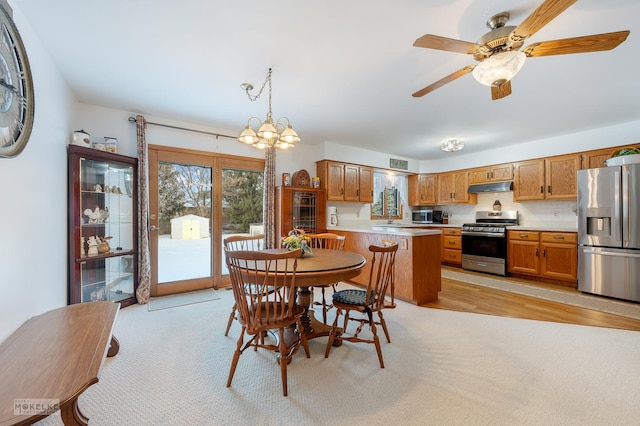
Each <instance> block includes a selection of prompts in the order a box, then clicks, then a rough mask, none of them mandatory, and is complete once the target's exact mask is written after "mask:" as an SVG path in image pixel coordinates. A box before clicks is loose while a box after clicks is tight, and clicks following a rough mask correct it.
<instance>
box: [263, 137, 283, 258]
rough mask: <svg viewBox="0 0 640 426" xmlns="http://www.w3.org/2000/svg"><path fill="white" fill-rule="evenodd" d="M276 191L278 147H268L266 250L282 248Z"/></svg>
mask: <svg viewBox="0 0 640 426" xmlns="http://www.w3.org/2000/svg"><path fill="white" fill-rule="evenodd" d="M275 191H276V147H275V146H272V147H268V148H267V149H266V154H265V162H264V194H263V196H262V197H263V198H262V208H263V216H264V217H263V221H264V239H265V248H268V249H272V248H277V247H279V246H280V244H279V241H277V236H276V235H275V234H276V218H275Z"/></svg>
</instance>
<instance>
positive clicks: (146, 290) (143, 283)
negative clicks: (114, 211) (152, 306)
mask: <svg viewBox="0 0 640 426" xmlns="http://www.w3.org/2000/svg"><path fill="white" fill-rule="evenodd" d="M146 128H147V121H146V120H145V118H144V117H143V116H142V115H137V116H136V130H137V135H138V289H137V290H136V296H137V299H138V303H139V304H141V305H144V304H145V303H148V302H149V294H150V291H151V254H150V253H149V226H148V225H149V159H148V152H147V139H146V137H145V129H146Z"/></svg>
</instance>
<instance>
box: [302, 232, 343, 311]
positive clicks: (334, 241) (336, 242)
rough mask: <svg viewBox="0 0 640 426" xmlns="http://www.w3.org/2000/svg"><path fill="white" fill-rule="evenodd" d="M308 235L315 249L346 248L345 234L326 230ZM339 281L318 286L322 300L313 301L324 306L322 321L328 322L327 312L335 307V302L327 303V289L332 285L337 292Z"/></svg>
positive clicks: (312, 247) (311, 245) (314, 303)
mask: <svg viewBox="0 0 640 426" xmlns="http://www.w3.org/2000/svg"><path fill="white" fill-rule="evenodd" d="M307 236H308V237H309V238H310V239H311V241H310V243H309V246H310V247H311V249H312V250H313V249H314V248H320V249H327V250H340V251H342V250H343V249H344V242H345V238H346V237H345V236H344V235H338V234H332V233H329V232H324V233H321V234H307ZM337 284H338V283H332V284H327V285H321V286H317V287H319V288H320V292H321V294H322V301H321V302H315V301H314V302H313V305H315V306H322V321H323V322H324V323H325V324H326V323H327V312H328V311H329V310H330V309H331V308H332V307H333V304H331V303H327V298H326V295H325V289H326V288H327V287H331V289H332V290H333V293H335V292H336V285H337Z"/></svg>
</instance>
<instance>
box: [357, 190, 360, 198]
mask: <svg viewBox="0 0 640 426" xmlns="http://www.w3.org/2000/svg"><path fill="white" fill-rule="evenodd" d="M356 195H357V196H358V197H359V196H360V190H359V189H356Z"/></svg>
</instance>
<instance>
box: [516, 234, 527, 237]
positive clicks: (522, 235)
mask: <svg viewBox="0 0 640 426" xmlns="http://www.w3.org/2000/svg"><path fill="white" fill-rule="evenodd" d="M518 237H520V238H529V234H518Z"/></svg>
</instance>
